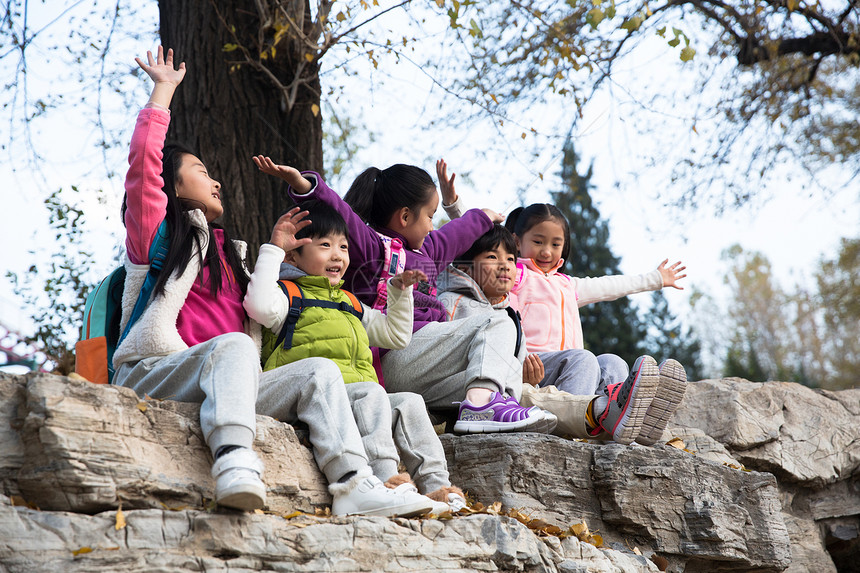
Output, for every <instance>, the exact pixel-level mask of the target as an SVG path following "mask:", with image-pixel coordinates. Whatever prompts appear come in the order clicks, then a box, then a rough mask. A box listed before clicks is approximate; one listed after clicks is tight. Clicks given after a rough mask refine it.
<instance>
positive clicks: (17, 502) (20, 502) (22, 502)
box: [9, 495, 39, 510]
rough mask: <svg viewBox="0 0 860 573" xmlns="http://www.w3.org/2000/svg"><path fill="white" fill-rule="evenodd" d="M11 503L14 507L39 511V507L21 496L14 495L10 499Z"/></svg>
mask: <svg viewBox="0 0 860 573" xmlns="http://www.w3.org/2000/svg"><path fill="white" fill-rule="evenodd" d="M9 501H11V502H12V505H14V506H18V507H28V508H30V509H36V510H38V509H39V507H38V506H36V505H35V504H33V503H30V502H29V501H27V500H26V499H24V498H23V497H21V496H20V495H13V496H12V497H10V498H9Z"/></svg>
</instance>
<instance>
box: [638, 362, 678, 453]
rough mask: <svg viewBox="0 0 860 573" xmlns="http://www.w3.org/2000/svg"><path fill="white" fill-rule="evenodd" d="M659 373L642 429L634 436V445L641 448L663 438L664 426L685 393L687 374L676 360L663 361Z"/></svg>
mask: <svg viewBox="0 0 860 573" xmlns="http://www.w3.org/2000/svg"><path fill="white" fill-rule="evenodd" d="M659 371H660V379H659V381H658V383H657V390H656V391H655V392H654V399H653V400H651V405H650V406H648V411H647V412H645V419H644V420H643V421H642V429H641V430H639V435H638V436H636V443H637V444H642V445H643V446H650V445H652V444H654V443H656V442H657V441H658V440H659V439H660V438H661V437H662V436H663V430H665V429H666V424H668V423H669V420H670V419H672V414H674V413H675V410H677V409H678V405H679V404H680V403H681V400H683V399H684V392H686V391H687V373H686V372H685V371H684V367H683V366H681V364H680V363H679V362H678V361H677V360H671V359H670V360H664V361H663V363H662V364H660V368H659Z"/></svg>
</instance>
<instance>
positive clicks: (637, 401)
mask: <svg viewBox="0 0 860 573" xmlns="http://www.w3.org/2000/svg"><path fill="white" fill-rule="evenodd" d="M637 377H638V380H637V381H636V384H635V385H634V386H633V391H632V392H631V396H630V398H629V400H628V402H627V410H626V411H625V412H624V414H622V416H621V418H620V419H619V421H618V423H617V424H616V425H615V428H614V429H613V432H612V439H613V440H614V441H615V442H617V443H619V444H624V445H627V444H630V443H633V441H634V440H635V439H636V437H637V436H638V435H639V433H640V431H641V429H642V424H643V423H644V421H645V415H646V413H647V412H648V408H649V407H650V406H651V401H652V399H653V398H654V393H655V392H656V390H657V384H658V383H659V380H660V372H659V370H658V369H657V363H656V362H655V361H654V359H653V358H651V359H650V360H643V361H642V363H641V364H640V366H639V372H638V373H637ZM619 427H620V428H621V431H619V430H618V428H619Z"/></svg>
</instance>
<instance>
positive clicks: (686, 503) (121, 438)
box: [0, 374, 860, 572]
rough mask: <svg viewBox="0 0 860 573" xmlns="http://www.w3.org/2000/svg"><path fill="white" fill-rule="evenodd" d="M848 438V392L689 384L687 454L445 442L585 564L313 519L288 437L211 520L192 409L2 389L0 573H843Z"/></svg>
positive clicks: (458, 470)
mask: <svg viewBox="0 0 860 573" xmlns="http://www.w3.org/2000/svg"><path fill="white" fill-rule="evenodd" d="M858 420H860V391H857V390H852V391H843V392H839V393H828V392H819V391H812V390H809V389H806V388H803V387H801V386H798V385H795V384H777V383H772V384H752V383H749V382H743V381H738V380H722V381H704V382H698V383H694V384H690V388H689V390H688V392H687V397H686V398H685V401H684V403H683V404H682V406H681V408H680V409H679V411H678V412H677V413H676V419H675V424H673V426H677V427H674V428H670V431H667V433H666V435H665V436H664V438H666V439H668V438H670V437H672V436H678V437H680V438H681V439H682V440H683V441H684V443H685V444H686V450H687V451H684V450H682V449H677V448H675V447H670V446H666V445H661V446H657V447H651V448H645V447H640V446H620V445H617V444H603V445H601V444H596V443H584V442H575V441H567V440H563V439H561V438H556V437H552V436H541V435H536V434H518V435H517V434H512V435H491V436H462V437H455V436H451V435H445V436H443V437H442V439H443V444H444V445H445V448H446V453H447V454H448V459H449V465H450V468H449V469H450V470H451V474H452V480H453V481H455V483H457V484H458V485H461V486H462V487H463V488H464V489H466V490H467V491H468V492H469V493H470V494H471V495H472V496H473V497H474V498H475V499H476V500H477V501H479V502H482V503H483V504H484V505H489V504H491V503H492V502H495V501H499V502H502V504H503V506H504V507H505V508H517V509H518V510H519V514H520V516H522V514H526V515H528V516H529V517H534V518H540V519H542V520H544V521H545V522H548V523H551V524H556V525H558V526H560V530H566V529H567V527H568V526H569V525H571V524H575V523H579V522H584V523H586V524H587V525H588V527H589V528H590V529H591V531H592V532H595V531H596V532H597V533H599V534H600V535H601V536H602V537H603V540H604V545H603V546H602V547H600V548H598V547H596V546H595V545H592V544H590V543H586V542H584V541H580V540H579V539H577V537H576V536H573V535H570V536H567V535H562V536H552V535H549V536H547V535H545V534H544V533H543V532H545V531H547V530H546V529H544V530H539V529H536V528H534V527H532V528H531V529H530V528H529V527H527V526H526V525H524V524H523V523H521V521H527V520H523V519H520V520H519V521H518V520H517V519H513V518H511V517H506V516H505V515H497V514H488V513H478V514H474V515H464V516H455V517H454V518H452V519H444V520H440V519H410V520H404V519H383V518H366V517H352V518H332V517H326V516H325V515H315V512H319V511H321V510H324V508H325V507H326V506H327V505H328V504H329V503H330V498H329V495H328V492H327V489H326V486H325V480H324V478H323V477H322V475H321V474H320V472H319V471H318V469H317V468H316V465H315V464H314V461H313V457H312V455H311V452H310V450H309V449H308V447H307V443H306V439H305V434H304V432H303V431H302V430H298V431H297V430H295V429H294V428H293V427H291V426H288V425H286V424H282V423H280V422H278V421H276V420H273V419H271V418H267V417H262V416H260V417H258V419H257V422H258V435H257V442H256V444H255V447H256V448H257V450H258V451H259V452H260V453H261V455H262V457H263V460H264V461H265V463H266V474H265V481H266V484H267V486H268V489H269V491H268V507H267V512H265V513H259V514H241V513H237V512H232V511H228V510H222V509H216V508H213V507H212V504H211V498H212V495H213V485H214V484H213V482H212V479H211V478H210V476H209V465H210V463H211V460H210V456H209V453H208V449H207V448H206V447H205V445H204V444H203V441H202V437H201V435H200V431H199V425H198V422H197V407H196V406H195V405H193V404H182V403H176V402H170V401H156V400H151V399H139V398H138V397H137V396H136V395H135V394H134V393H133V392H131V391H129V390H127V389H123V388H115V387H104V386H96V385H91V384H89V383H87V382H79V381H74V380H69V379H67V378H63V377H57V376H51V375H44V374H33V375H28V376H10V375H2V374H0V440H2V442H0V443H2V444H3V445H2V448H0V483H2V488H3V489H2V491H0V493H2V494H3V495H2V496H0V571H10V572H18V571H22V572H23V571H27V572H30V571H48V570H51V571H118V570H130V569H134V570H140V571H149V570H157V571H333V570H337V571H383V570H384V571H415V570H419V569H422V570H428V571H455V570H456V571H492V570H510V571H565V572H574V571H577V572H578V571H582V572H585V571H593V572H600V571H658V570H661V568H662V569H663V570H669V571H684V570H686V571H702V570H709V571H784V570H785V571H791V572H800V571H825V572H826V571H837V567H838V570H840V571H851V570H856V563H858V562H860V550H858V520H860V490H858V488H860V485H858V480H860V469H858V466H860V421H858ZM538 533H540V535H538ZM852 564H854V565H852ZM852 566H853V567H855V569H851V567H852Z"/></svg>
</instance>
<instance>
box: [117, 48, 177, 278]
mask: <svg viewBox="0 0 860 573" xmlns="http://www.w3.org/2000/svg"><path fill="white" fill-rule="evenodd" d="M135 61H136V62H137V64H138V65H139V66H140V68H141V69H142V70H143V71H144V72H146V74H147V75H148V76H149V77H150V78H151V79H152V81H153V84H154V85H153V87H152V94H151V95H150V97H149V102H148V103H147V104H146V109H143V110H141V112H140V114H139V115H138V118H137V123H136V124H135V128H134V133H133V134H132V137H131V144H130V146H129V154H128V164H129V168H128V173H127V174H126V178H125V192H126V212H125V221H124V222H125V228H126V250H127V251H128V257H129V259H130V260H131V262H132V263H135V264H147V263H148V262H149V246H150V244H152V240H153V238H154V237H155V232H156V231H157V230H158V226H159V225H160V224H161V221H162V220H163V219H164V215H165V210H166V208H167V196H166V195H165V194H164V192H163V191H162V190H161V188H162V187H163V186H164V181H163V180H162V178H161V171H162V163H161V161H162V157H163V155H162V150H163V148H164V139H165V137H166V135H167V127H168V125H170V112H169V111H168V106H169V105H170V102H171V101H172V99H173V94H174V92H175V91H176V87H177V86H178V85H179V84H180V83H182V80H183V78H184V77H185V63H181V64H179V68H178V69H174V63H173V50H168V51H167V55H166V56H165V54H164V48H162V47H161V46H159V48H158V54H157V56H156V57H155V58H153V56H152V52H147V53H146V62H144V61H143V60H141V59H140V58H135Z"/></svg>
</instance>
